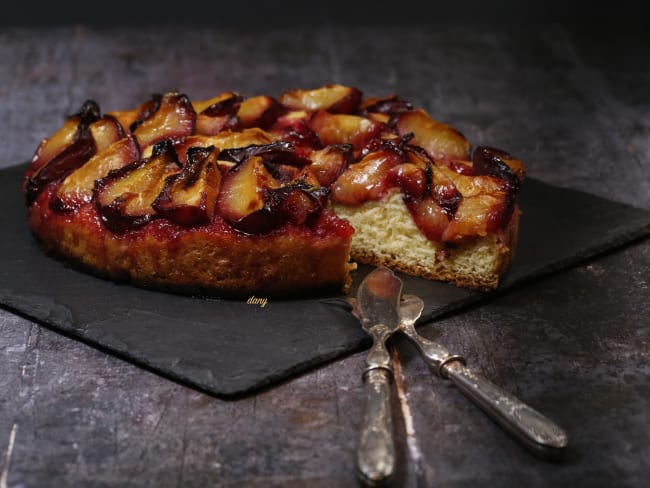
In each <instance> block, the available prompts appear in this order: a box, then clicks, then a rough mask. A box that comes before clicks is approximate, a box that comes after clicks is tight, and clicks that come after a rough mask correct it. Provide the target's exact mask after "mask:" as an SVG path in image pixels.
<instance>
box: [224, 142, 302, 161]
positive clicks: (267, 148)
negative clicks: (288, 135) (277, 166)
mask: <svg viewBox="0 0 650 488" xmlns="http://www.w3.org/2000/svg"><path fill="white" fill-rule="evenodd" d="M253 156H261V157H262V159H263V160H264V162H267V163H268V162H282V163H285V164H292V165H294V166H305V165H307V164H309V160H308V159H304V158H301V157H299V156H298V155H297V154H296V150H295V147H294V145H293V144H291V143H290V142H286V141H275V142H271V143H269V144H251V145H250V146H246V147H238V148H229V149H224V150H223V151H221V154H219V159H223V160H225V161H233V162H235V163H241V162H243V161H245V160H246V159H249V158H251V157H253Z"/></svg>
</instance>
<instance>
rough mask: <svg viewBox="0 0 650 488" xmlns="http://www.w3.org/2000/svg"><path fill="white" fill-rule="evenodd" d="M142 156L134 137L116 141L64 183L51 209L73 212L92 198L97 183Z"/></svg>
mask: <svg viewBox="0 0 650 488" xmlns="http://www.w3.org/2000/svg"><path fill="white" fill-rule="evenodd" d="M139 157H140V148H139V147H138V143H137V142H136V141H135V139H134V138H133V136H132V135H130V134H129V135H127V136H126V137H124V138H122V139H120V140H118V141H116V142H114V143H113V144H111V145H110V146H108V147H107V148H106V149H104V150H103V151H101V152H99V153H97V154H95V155H94V156H93V157H92V158H90V159H89V160H88V161H87V162H86V163H85V164H84V165H83V166H81V167H80V168H79V169H77V170H76V171H74V172H73V173H71V174H69V175H68V176H67V177H66V178H65V179H64V180H63V182H62V183H61V186H60V187H59V189H58V190H57V193H56V196H55V198H54V199H53V200H52V202H51V206H52V208H54V209H56V210H60V211H70V210H74V209H75V208H77V207H79V206H80V205H81V204H83V203H86V202H89V201H90V200H91V199H92V194H93V188H94V185H95V180H97V179H99V178H102V177H103V176H105V175H107V174H108V172H109V171H113V170H117V169H119V168H122V167H124V166H126V165H127V164H130V163H131V162H133V161H135V160H137V159H138V158H139Z"/></svg>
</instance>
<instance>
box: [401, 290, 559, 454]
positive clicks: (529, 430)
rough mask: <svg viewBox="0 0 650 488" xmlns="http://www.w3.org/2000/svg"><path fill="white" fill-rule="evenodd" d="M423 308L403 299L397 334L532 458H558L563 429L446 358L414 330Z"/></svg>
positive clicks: (416, 299)
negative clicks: (403, 337)
mask: <svg viewBox="0 0 650 488" xmlns="http://www.w3.org/2000/svg"><path fill="white" fill-rule="evenodd" d="M423 308H424V302H423V301H422V299H420V298H419V297H417V296H415V295H404V296H403V297H402V301H401V303H400V315H401V321H400V331H401V332H403V333H404V334H405V335H406V336H407V337H408V338H409V339H410V340H411V341H412V342H413V343H414V344H415V345H416V347H417V348H418V349H419V351H420V352H421V353H422V356H423V357H424V359H425V360H426V362H427V363H428V364H429V365H430V366H431V367H432V368H433V369H434V371H435V372H436V373H437V374H438V375H439V376H441V377H442V378H446V379H449V380H451V381H452V382H453V383H454V385H456V386H457V387H458V389H459V390H460V391H461V392H462V393H463V394H464V395H465V396H467V397H468V398H469V399H470V400H472V401H473V402H474V403H476V404H477V405H478V406H479V407H480V408H481V409H483V411H485V412H486V413H487V414H488V415H489V416H490V417H491V418H492V419H493V420H494V421H496V422H497V423H498V424H499V425H501V426H502V427H503V428H504V429H505V430H506V431H508V432H509V433H510V434H512V435H513V436H514V437H515V438H516V439H518V440H519V441H520V442H522V444H523V445H525V446H526V447H528V448H529V449H530V450H531V451H532V452H534V453H535V454H537V455H539V456H541V457H543V458H555V457H557V456H558V455H560V454H561V453H562V451H563V449H564V448H565V447H566V446H567V444H568V441H569V438H568V436H567V434H566V432H565V431H564V430H563V429H561V428H560V427H559V426H557V425H556V424H555V423H554V422H552V421H551V420H549V419H548V418H546V417H545V416H544V415H542V414H541V413H539V412H538V411H536V410H534V409H532V408H531V407H529V406H528V405H526V404H524V403H523V402H521V401H520V400H519V399H517V398H515V397H514V396H512V395H511V394H509V393H508V392H506V391H505V390H503V389H501V388H500V387H498V386H496V385H495V384H493V383H492V382H490V381H489V380H488V379H486V378H485V377H483V376H482V375H480V374H478V373H476V372H472V371H470V370H469V369H468V368H467V367H466V366H465V359H463V357H461V356H457V355H453V354H450V353H449V351H448V350H447V349H446V348H445V347H443V346H442V345H440V344H438V343H436V342H434V341H431V340H429V339H427V338H425V337H423V336H421V335H420V334H419V333H418V332H417V331H416V330H415V322H416V321H417V320H418V318H420V315H421V314H422V310H423Z"/></svg>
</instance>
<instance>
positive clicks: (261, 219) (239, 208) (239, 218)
mask: <svg viewBox="0 0 650 488" xmlns="http://www.w3.org/2000/svg"><path fill="white" fill-rule="evenodd" d="M279 187H280V182H279V181H277V180H276V179H275V178H273V176H272V175H271V174H270V173H269V172H268V170H267V169H266V167H265V166H264V161H263V159H262V158H261V157H260V156H252V157H250V158H248V159H246V160H244V161H243V162H241V163H240V164H237V165H236V166H234V167H233V168H232V169H231V170H230V171H228V172H227V173H226V174H225V175H224V177H223V179H222V181H221V190H220V192H219V196H218V198H217V213H218V214H219V215H220V216H221V217H223V218H224V219H225V220H226V221H227V222H228V223H230V225H232V226H233V227H234V228H236V229H239V230H242V231H244V232H248V233H263V232H266V231H268V230H269V229H268V228H267V227H270V228H271V227H273V226H274V225H275V222H274V221H273V219H272V217H273V216H272V215H270V212H269V211H268V209H265V198H264V196H265V192H266V191H268V190H273V189H275V188H279ZM258 211H262V213H261V214H259V215H256V216H255V217H252V218H251V219H247V217H248V216H249V215H251V214H253V213H256V212H258ZM267 214H268V215H267ZM265 218H267V220H268V222H265ZM256 226H257V227H258V229H257V232H255V227H256Z"/></svg>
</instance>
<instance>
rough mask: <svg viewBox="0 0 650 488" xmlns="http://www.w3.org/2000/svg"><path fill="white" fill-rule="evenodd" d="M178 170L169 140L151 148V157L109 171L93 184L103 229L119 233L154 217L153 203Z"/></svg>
mask: <svg viewBox="0 0 650 488" xmlns="http://www.w3.org/2000/svg"><path fill="white" fill-rule="evenodd" d="M179 169H180V166H179V164H178V160H177V158H176V153H175V152H174V148H173V146H172V144H171V142H170V141H169V140H164V141H161V142H159V143H157V144H156V145H155V146H154V151H153V154H152V155H151V157H149V158H146V159H142V160H137V161H134V162H133V163H131V164H128V165H127V166H124V167H123V168H121V169H118V170H115V171H111V172H110V173H108V175H106V176H105V177H104V178H101V179H99V180H97V181H96V183H95V188H94V192H95V200H96V202H97V209H98V211H99V214H100V216H101V218H102V220H103V221H104V223H105V225H106V227H107V228H108V229H110V230H112V231H113V232H117V233H122V232H125V231H127V230H129V229H131V228H134V227H138V226H140V225H144V224H146V223H147V222H149V221H150V220H152V219H153V218H154V217H155V216H156V211H155V210H154V208H153V207H152V204H153V202H154V201H155V200H156V198H158V195H159V194H160V192H161V191H162V189H163V186H164V185H165V180H166V178H167V177H168V176H170V175H172V174H174V173H177V172H178V171H179Z"/></svg>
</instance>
